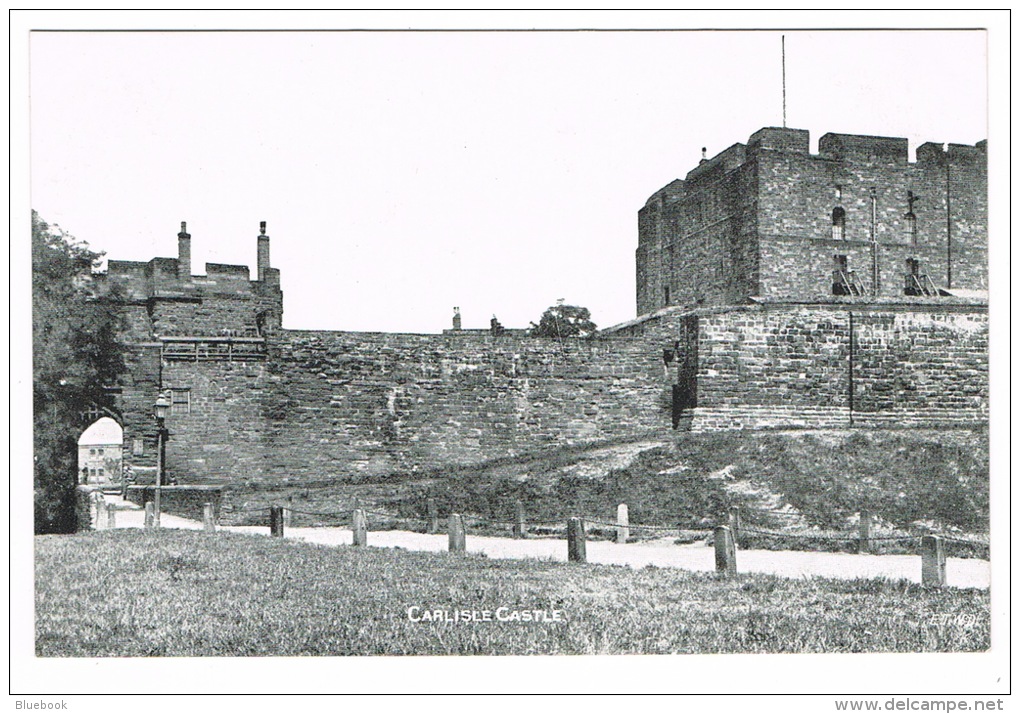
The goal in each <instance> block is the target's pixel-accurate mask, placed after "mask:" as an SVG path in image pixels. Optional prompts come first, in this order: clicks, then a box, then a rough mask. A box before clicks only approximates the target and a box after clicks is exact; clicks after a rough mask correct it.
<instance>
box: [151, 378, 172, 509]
mask: <svg viewBox="0 0 1020 714" xmlns="http://www.w3.org/2000/svg"><path fill="white" fill-rule="evenodd" d="M170 404H171V402H170V394H169V392H168V391H167V392H160V394H159V396H158V397H157V398H156V408H155V414H156V439H157V446H156V490H155V495H154V497H153V501H152V510H153V523H152V524H153V525H154V526H155V527H156V528H159V516H160V504H159V497H160V492H161V491H162V490H163V471H164V470H165V469H166V438H167V430H166V415H167V414H168V413H169V412H170Z"/></svg>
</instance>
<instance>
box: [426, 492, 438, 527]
mask: <svg viewBox="0 0 1020 714" xmlns="http://www.w3.org/2000/svg"><path fill="white" fill-rule="evenodd" d="M426 503H427V504H428V509H429V533H438V532H439V508H437V507H436V499H434V498H430V499H428V501H426Z"/></svg>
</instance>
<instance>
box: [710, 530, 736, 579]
mask: <svg viewBox="0 0 1020 714" xmlns="http://www.w3.org/2000/svg"><path fill="white" fill-rule="evenodd" d="M715 571H716V572H717V573H722V574H724V575H736V574H737V549H736V546H734V545H733V535H732V534H731V533H730V529H729V527H728V526H717V527H716V529H715Z"/></svg>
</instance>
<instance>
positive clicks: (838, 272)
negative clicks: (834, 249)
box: [832, 255, 864, 295]
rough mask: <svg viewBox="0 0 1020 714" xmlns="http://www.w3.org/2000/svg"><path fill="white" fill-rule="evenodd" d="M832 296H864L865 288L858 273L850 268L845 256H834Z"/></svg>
mask: <svg viewBox="0 0 1020 714" xmlns="http://www.w3.org/2000/svg"><path fill="white" fill-rule="evenodd" d="M832 294H833V295H863V294H864V286H863V285H862V284H861V281H860V279H859V278H858V277H857V273H855V272H854V271H852V270H850V269H849V268H848V263H847V259H846V256H845V255H834V256H832Z"/></svg>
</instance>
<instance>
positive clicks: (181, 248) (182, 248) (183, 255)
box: [177, 221, 191, 280]
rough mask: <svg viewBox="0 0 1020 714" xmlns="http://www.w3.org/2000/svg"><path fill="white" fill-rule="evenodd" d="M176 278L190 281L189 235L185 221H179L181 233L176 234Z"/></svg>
mask: <svg viewBox="0 0 1020 714" xmlns="http://www.w3.org/2000/svg"><path fill="white" fill-rule="evenodd" d="M177 277H178V278H179V279H181V280H191V234H190V233H188V224H187V222H186V221H181V232H180V233H178V234H177Z"/></svg>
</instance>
